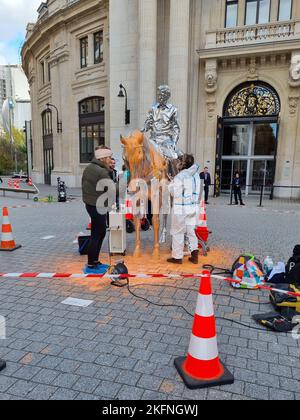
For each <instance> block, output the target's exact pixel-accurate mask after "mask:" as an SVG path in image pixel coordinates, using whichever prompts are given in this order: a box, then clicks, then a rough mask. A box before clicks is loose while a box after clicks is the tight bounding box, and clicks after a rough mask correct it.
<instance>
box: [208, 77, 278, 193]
mask: <svg viewBox="0 0 300 420" xmlns="http://www.w3.org/2000/svg"><path fill="white" fill-rule="evenodd" d="M279 113H280V99H279V96H278V94H277V92H276V91H275V90H274V89H273V88H272V87H271V86H270V85H268V84H267V83H263V82H251V83H244V84H242V85H239V86H238V87H237V88H236V89H234V90H233V91H232V92H231V93H230V95H229V96H228V98H227V99H226V101H225V105H224V109H223V117H222V118H219V121H218V136H217V159H216V160H217V162H216V180H217V181H219V182H218V183H216V185H217V189H216V195H218V194H219V193H220V192H221V191H224V192H225V191H229V190H230V184H231V180H232V177H233V174H234V173H235V171H239V172H240V173H241V175H242V179H243V183H244V186H245V193H246V194H250V193H256V192H258V191H260V189H261V186H262V185H265V189H266V190H270V191H271V188H272V185H273V183H274V178H275V169H276V154H277V139H278V129H279V125H278V118H279ZM218 188H219V191H218Z"/></svg>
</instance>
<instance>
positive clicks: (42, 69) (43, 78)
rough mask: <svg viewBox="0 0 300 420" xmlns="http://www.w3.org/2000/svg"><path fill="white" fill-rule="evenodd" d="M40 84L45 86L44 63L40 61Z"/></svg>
mask: <svg viewBox="0 0 300 420" xmlns="http://www.w3.org/2000/svg"><path fill="white" fill-rule="evenodd" d="M40 63H41V76H42V77H41V82H42V86H44V85H45V84H46V78H45V62H44V61H41V62H40Z"/></svg>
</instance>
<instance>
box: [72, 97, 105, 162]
mask: <svg viewBox="0 0 300 420" xmlns="http://www.w3.org/2000/svg"><path fill="white" fill-rule="evenodd" d="M95 100H96V101H95ZM88 101H89V102H90V104H89V105H88V107H86V109H87V108H89V106H91V112H82V105H83V104H84V103H85V102H88ZM97 101H99V108H98V107H97V106H96V107H95V104H96V102H97ZM102 105H103V106H102ZM78 118H79V161H80V164H88V163H89V162H90V160H91V158H92V157H93V154H94V150H95V147H97V146H98V144H95V138H93V153H89V152H88V147H87V145H88V143H87V144H86V147H82V145H83V144H82V134H83V131H84V132H85V137H86V138H85V140H86V141H88V139H89V137H88V130H89V128H91V129H92V132H94V127H96V126H98V137H97V141H98V142H99V146H101V145H102V144H103V145H105V140H106V138H105V98H104V97H102V96H91V97H88V98H85V99H82V100H81V101H80V102H79V103H78ZM101 128H102V129H103V130H101ZM101 133H103V136H101ZM89 155H90V156H89Z"/></svg>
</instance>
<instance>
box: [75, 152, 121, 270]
mask: <svg viewBox="0 0 300 420" xmlns="http://www.w3.org/2000/svg"><path fill="white" fill-rule="evenodd" d="M112 155H113V153H112V151H111V149H109V148H108V147H105V146H101V147H98V148H97V149H96V150H95V157H94V158H93V160H92V161H91V163H90V164H89V165H88V166H87V167H86V169H85V171H84V173H83V176H82V199H83V202H84V203H85V206H86V210H87V212H88V214H89V216H90V218H91V221H92V229H91V239H90V242H89V246H88V264H87V266H86V267H85V269H84V272H85V274H103V273H104V272H106V271H107V269H108V266H105V265H104V264H102V263H101V262H100V261H99V255H100V252H101V248H102V244H103V241H104V238H105V236H106V229H107V213H108V212H109V209H108V207H107V212H106V213H104V212H103V211H101V212H99V211H98V210H99V208H98V209H97V202H98V200H99V198H100V197H101V196H102V195H103V194H104V193H105V191H103V190H102V191H101V190H100V191H97V185H98V183H99V181H102V180H103V181H105V180H110V181H111V182H112V174H111V169H110V167H111V165H112ZM103 213H104V214H103Z"/></svg>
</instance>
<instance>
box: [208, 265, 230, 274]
mask: <svg viewBox="0 0 300 420" xmlns="http://www.w3.org/2000/svg"><path fill="white" fill-rule="evenodd" d="M202 268H203V269H204V270H209V271H210V274H217V275H221V274H226V275H230V276H231V275H232V271H231V270H229V269H228V268H224V267H216V266H214V265H211V264H205V265H203V266H202ZM216 270H219V271H218V273H216V272H215V271H216Z"/></svg>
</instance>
